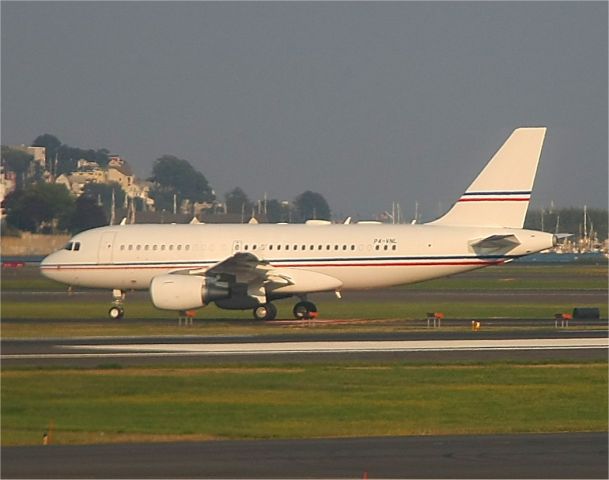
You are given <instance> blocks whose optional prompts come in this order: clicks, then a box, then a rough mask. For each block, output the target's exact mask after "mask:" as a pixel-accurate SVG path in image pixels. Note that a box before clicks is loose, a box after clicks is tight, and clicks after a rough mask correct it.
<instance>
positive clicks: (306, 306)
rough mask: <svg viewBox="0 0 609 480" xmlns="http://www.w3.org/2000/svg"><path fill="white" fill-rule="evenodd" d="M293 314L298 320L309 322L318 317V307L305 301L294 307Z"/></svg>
mask: <svg viewBox="0 0 609 480" xmlns="http://www.w3.org/2000/svg"><path fill="white" fill-rule="evenodd" d="M292 313H293V314H294V318H296V319H297V320H308V319H310V318H315V317H316V316H317V306H316V305H315V304H314V303H313V302H309V301H306V300H304V301H302V302H298V303H297V304H296V305H294V309H293V310H292Z"/></svg>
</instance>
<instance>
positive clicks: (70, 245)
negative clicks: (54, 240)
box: [63, 242, 80, 252]
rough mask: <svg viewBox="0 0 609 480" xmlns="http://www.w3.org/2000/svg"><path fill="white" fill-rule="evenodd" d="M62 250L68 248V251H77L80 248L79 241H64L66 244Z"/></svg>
mask: <svg viewBox="0 0 609 480" xmlns="http://www.w3.org/2000/svg"><path fill="white" fill-rule="evenodd" d="M63 248H64V250H69V251H71V252H72V251H74V252H77V251H78V250H80V242H68V243H66V246H65V247H63Z"/></svg>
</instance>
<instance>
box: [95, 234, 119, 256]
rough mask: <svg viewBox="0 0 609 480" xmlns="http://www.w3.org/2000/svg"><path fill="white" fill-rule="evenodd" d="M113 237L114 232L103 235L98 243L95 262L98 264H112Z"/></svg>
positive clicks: (114, 235)
mask: <svg viewBox="0 0 609 480" xmlns="http://www.w3.org/2000/svg"><path fill="white" fill-rule="evenodd" d="M114 237H116V232H110V233H104V234H103V235H102V238H101V241H100V242H99V249H98V250H97V252H98V253H97V261H98V262H99V263H112V251H113V250H114V248H113V247H114Z"/></svg>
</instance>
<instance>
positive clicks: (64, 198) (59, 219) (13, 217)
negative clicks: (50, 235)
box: [4, 183, 74, 233]
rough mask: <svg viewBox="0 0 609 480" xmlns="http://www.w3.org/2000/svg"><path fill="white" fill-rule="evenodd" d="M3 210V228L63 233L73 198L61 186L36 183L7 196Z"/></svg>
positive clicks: (72, 205) (72, 209) (69, 216)
mask: <svg viewBox="0 0 609 480" xmlns="http://www.w3.org/2000/svg"><path fill="white" fill-rule="evenodd" d="M4 208H5V209H6V222H7V224H8V225H11V226H13V227H15V228H18V229H20V230H26V231H29V232H33V233H39V232H51V231H55V230H60V231H65V230H66V229H67V228H68V227H69V223H70V218H71V216H72V213H73V211H74V198H73V197H72V196H71V195H70V193H69V192H68V190H67V188H66V187H65V186H64V185H57V184H49V183H39V184H36V185H32V186H29V187H27V188H25V189H24V190H16V191H14V192H11V193H10V194H9V195H7V197H6V199H5V201H4Z"/></svg>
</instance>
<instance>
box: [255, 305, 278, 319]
mask: <svg viewBox="0 0 609 480" xmlns="http://www.w3.org/2000/svg"><path fill="white" fill-rule="evenodd" d="M276 316H277V307H275V305H273V304H272V303H265V304H263V305H259V306H257V307H256V308H254V318H255V319H256V320H275V317H276Z"/></svg>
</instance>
